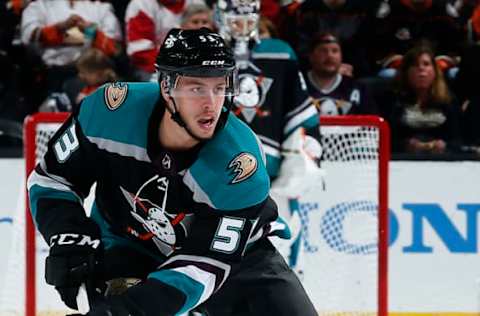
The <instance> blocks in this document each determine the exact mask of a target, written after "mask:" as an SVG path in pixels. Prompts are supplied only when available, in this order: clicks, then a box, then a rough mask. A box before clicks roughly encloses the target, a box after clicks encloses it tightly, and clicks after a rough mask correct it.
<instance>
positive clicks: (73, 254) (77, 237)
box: [45, 219, 103, 309]
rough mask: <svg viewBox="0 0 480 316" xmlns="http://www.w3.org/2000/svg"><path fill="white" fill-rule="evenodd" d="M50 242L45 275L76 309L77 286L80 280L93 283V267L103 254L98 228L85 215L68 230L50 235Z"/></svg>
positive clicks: (67, 302) (90, 284) (64, 300)
mask: <svg viewBox="0 0 480 316" xmlns="http://www.w3.org/2000/svg"><path fill="white" fill-rule="evenodd" d="M64 231H66V230H64ZM49 245H50V253H49V255H48V257H47V259H46V262H45V279H46V281H47V283H48V284H50V285H53V286H55V289H56V290H57V291H58V293H59V294H60V297H61V298H62V301H63V302H64V303H65V304H66V305H67V306H68V307H70V308H73V309H77V302H76V297H77V293H78V288H79V286H80V285H81V284H82V283H86V284H87V288H88V287H89V286H90V287H91V286H92V284H93V280H94V279H95V278H96V276H95V275H94V273H95V267H96V266H97V265H98V262H99V261H100V259H101V255H102V254H103V247H102V244H101V241H100V230H99V228H98V226H97V224H96V223H95V222H94V221H92V220H91V219H86V220H85V221H83V222H82V223H81V224H80V225H78V227H75V228H72V229H71V230H70V231H69V232H63V233H57V234H54V235H51V236H50V240H49Z"/></svg>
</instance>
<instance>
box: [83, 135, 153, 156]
mask: <svg viewBox="0 0 480 316" xmlns="http://www.w3.org/2000/svg"><path fill="white" fill-rule="evenodd" d="M88 140H90V141H91V142H92V143H94V144H96V145H97V146H98V148H100V149H103V150H106V151H108V152H111V153H115V154H119V155H121V156H125V157H132V158H135V159H137V160H139V161H145V162H150V158H149V157H148V155H147V150H146V149H145V148H142V147H139V146H136V145H130V144H125V143H121V142H116V141H113V140H110V139H106V138H99V137H92V136H88Z"/></svg>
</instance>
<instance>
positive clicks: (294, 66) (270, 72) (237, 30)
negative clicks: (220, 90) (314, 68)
mask: <svg viewBox="0 0 480 316" xmlns="http://www.w3.org/2000/svg"><path fill="white" fill-rule="evenodd" d="M215 14H216V18H217V23H218V29H219V30H220V34H221V35H222V36H223V37H224V38H225V39H226V40H228V42H229V43H230V45H231V46H232V47H233V49H234V54H235V59H236V60H237V64H238V66H239V88H240V90H239V96H238V97H236V98H235V100H234V103H233V105H234V106H233V111H234V113H235V114H236V115H237V116H238V117H239V118H241V119H242V120H243V121H244V122H246V123H247V124H248V125H249V126H250V127H251V128H252V129H253V130H254V131H255V133H257V135H258V136H259V138H260V141H261V142H262V145H263V148H264V150H265V153H266V157H267V170H268V174H269V175H270V177H271V179H272V180H274V182H273V185H272V189H273V190H272V193H273V195H274V198H275V201H276V202H277V203H278V204H279V211H280V214H281V216H282V217H283V218H285V219H286V220H287V221H288V222H289V224H290V225H291V231H292V238H291V240H289V241H288V242H281V243H276V246H277V247H279V250H280V251H281V253H282V254H283V255H284V256H285V257H286V258H288V261H289V264H290V265H291V267H293V268H294V269H295V271H296V272H297V273H301V270H302V267H301V265H300V264H298V263H299V262H298V259H299V257H298V256H299V254H300V253H301V245H302V243H301V225H300V218H299V213H298V210H295V211H294V210H290V207H289V206H288V205H289V203H288V199H289V198H292V197H298V196H299V195H300V194H301V192H302V190H303V189H304V187H305V185H306V184H308V183H307V182H306V181H300V180H299V181H293V182H297V183H301V184H302V185H301V186H297V187H296V190H295V191H289V192H286V191H285V190H284V188H286V187H291V186H290V185H289V184H288V185H285V184H286V183H285V181H284V180H287V179H288V180H294V179H297V180H298V179H301V178H303V179H305V178H304V177H305V176H306V175H305V174H304V173H302V172H301V171H302V170H307V168H306V167H305V166H304V165H302V166H300V165H297V166H296V167H295V168H293V169H287V168H283V167H282V161H283V160H284V158H285V155H284V154H285V152H288V151H289V149H290V148H286V147H285V145H286V144H287V143H290V144H295V145H294V147H295V148H296V149H298V148H299V145H298V144H299V142H302V143H305V142H304V141H301V140H297V139H290V141H288V142H287V139H288V138H296V137H298V136H300V135H302V133H300V132H299V131H298V129H299V128H304V129H306V130H307V132H308V134H310V135H312V136H313V137H314V138H315V139H318V138H319V130H318V128H319V121H318V112H317V109H316V108H315V106H314V105H313V103H312V99H311V98H310V97H309V95H308V93H307V87H306V84H305V80H304V78H303V76H302V74H301V72H300V71H299V67H298V63H297V57H296V55H295V52H294V51H293V50H292V48H291V47H290V46H289V45H288V44H287V43H286V42H284V41H281V40H279V39H274V38H260V37H259V25H258V24H259V15H260V1H259V0H245V1H234V0H219V1H218V2H217V5H216V7H215ZM315 139H314V140H313V141H315ZM310 141H311V139H310ZM288 147H290V146H288ZM317 147H318V146H317ZM313 154H314V156H317V158H319V154H320V153H318V151H317V153H313ZM289 157H292V158H293V157H294V156H292V155H289ZM296 158H299V157H295V160H296V161H297V162H301V163H303V162H305V163H306V164H307V165H310V164H309V162H307V161H306V160H305V159H303V158H302V159H296ZM307 160H308V159H307ZM288 166H289V168H290V167H291V166H292V164H288ZM280 169H282V172H280ZM308 169H309V170H310V171H311V168H308ZM317 170H318V168H317ZM309 176H310V177H312V176H314V175H313V174H311V173H310V174H309ZM279 177H281V178H282V180H281V181H280V182H279V184H280V183H281V184H282V185H281V187H279V186H277V185H276V181H275V179H278V178H279ZM293 182H291V183H293ZM319 182H321V181H319ZM277 189H280V190H277ZM280 191H281V192H280ZM294 223H296V224H294ZM292 224H293V225H292ZM291 246H292V247H291Z"/></svg>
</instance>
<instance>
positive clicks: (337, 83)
mask: <svg viewBox="0 0 480 316" xmlns="http://www.w3.org/2000/svg"><path fill="white" fill-rule="evenodd" d="M309 61H310V65H311V69H310V70H309V71H308V72H307V76H306V77H307V87H308V92H309V93H310V95H311V96H312V97H313V98H314V99H315V103H316V106H317V107H318V109H319V111H320V114H321V115H346V114H377V113H378V110H377V106H376V104H375V102H374V100H373V98H372V97H371V96H370V93H369V91H368V90H367V88H366V86H365V85H362V84H360V83H359V82H358V81H357V80H355V79H354V78H352V77H351V74H350V75H348V74H345V71H344V70H342V67H344V64H342V47H341V45H340V42H339V41H338V38H337V37H336V36H335V35H333V34H332V33H328V32H322V33H319V34H317V35H316V36H314V37H313V39H312V41H311V43H310V52H309Z"/></svg>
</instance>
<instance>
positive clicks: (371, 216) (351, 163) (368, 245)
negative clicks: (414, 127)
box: [299, 124, 379, 315]
mask: <svg viewBox="0 0 480 316" xmlns="http://www.w3.org/2000/svg"><path fill="white" fill-rule="evenodd" d="M321 131H322V142H321V143H322V147H323V156H322V168H324V169H325V172H326V176H325V184H326V185H325V189H324V190H316V191H315V192H312V193H310V194H307V196H302V197H301V200H300V201H299V209H300V218H301V221H302V224H303V227H304V238H303V246H304V255H305V258H304V260H305V262H304V276H303V284H304V286H305V288H306V289H307V292H308V293H309V295H310V296H311V298H312V300H313V302H314V304H315V307H316V308H317V310H318V311H319V314H320V315H376V314H377V312H378V225H379V224H378V192H379V191H378V190H379V183H378V172H379V169H378V159H379V130H378V128H375V127H366V126H348V127H347V126H327V125H325V124H323V125H322V129H321Z"/></svg>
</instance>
